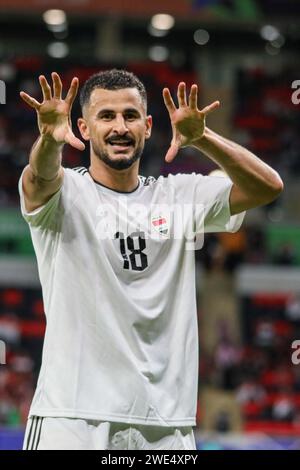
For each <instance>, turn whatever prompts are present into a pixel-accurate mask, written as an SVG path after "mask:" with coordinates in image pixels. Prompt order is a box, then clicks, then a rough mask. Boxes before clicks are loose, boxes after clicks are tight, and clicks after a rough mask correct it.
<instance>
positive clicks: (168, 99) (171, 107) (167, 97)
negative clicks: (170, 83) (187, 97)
mask: <svg viewBox="0 0 300 470" xmlns="http://www.w3.org/2000/svg"><path fill="white" fill-rule="evenodd" d="M163 98H164V103H165V105H166V108H167V110H168V111H169V114H172V113H174V112H175V111H176V106H175V104H174V101H173V99H172V96H171V93H170V90H169V88H164V89H163Z"/></svg>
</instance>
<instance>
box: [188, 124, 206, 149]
mask: <svg viewBox="0 0 300 470" xmlns="http://www.w3.org/2000/svg"><path fill="white" fill-rule="evenodd" d="M208 135H209V129H208V128H207V127H205V129H204V131H203V134H202V136H201V137H199V138H197V139H195V140H193V142H192V143H191V146H192V147H195V148H197V149H199V150H202V149H204V146H205V144H206V142H207V137H208Z"/></svg>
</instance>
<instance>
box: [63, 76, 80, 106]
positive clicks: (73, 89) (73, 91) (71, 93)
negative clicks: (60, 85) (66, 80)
mask: <svg viewBox="0 0 300 470" xmlns="http://www.w3.org/2000/svg"><path fill="white" fill-rule="evenodd" d="M78 86H79V81H78V78H77V77H74V78H73V80H72V82H71V85H70V88H69V90H68V93H67V96H66V98H65V102H66V103H68V104H69V105H70V106H72V104H73V102H74V99H75V97H76V95H77V91H78Z"/></svg>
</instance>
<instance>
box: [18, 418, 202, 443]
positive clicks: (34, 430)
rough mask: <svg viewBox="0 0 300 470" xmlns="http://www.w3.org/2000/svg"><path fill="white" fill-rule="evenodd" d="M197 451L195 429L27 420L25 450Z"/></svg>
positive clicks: (73, 420) (104, 422)
mask: <svg viewBox="0 0 300 470" xmlns="http://www.w3.org/2000/svg"><path fill="white" fill-rule="evenodd" d="M151 449H152V450H156V449H157V450H158V449H161V450H172V449H174V450H195V449H196V443H195V438H194V433H193V429H192V427H190V426H186V427H177V428H172V427H161V426H148V425H140V424H127V423H113V422H107V421H93V420H85V419H73V418H42V417H39V416H32V417H30V418H29V419H28V422H27V426H26V431H25V437H24V444H23V450H151Z"/></svg>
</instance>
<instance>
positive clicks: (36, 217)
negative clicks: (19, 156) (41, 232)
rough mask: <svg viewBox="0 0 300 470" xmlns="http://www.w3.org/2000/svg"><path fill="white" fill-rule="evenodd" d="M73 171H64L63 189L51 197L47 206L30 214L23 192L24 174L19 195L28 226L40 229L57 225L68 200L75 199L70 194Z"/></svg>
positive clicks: (20, 180)
mask: <svg viewBox="0 0 300 470" xmlns="http://www.w3.org/2000/svg"><path fill="white" fill-rule="evenodd" d="M72 173H74V172H72V170H70V169H64V179H63V184H62V186H61V188H60V189H59V190H58V191H57V192H56V193H55V194H53V196H51V198H50V199H49V201H47V202H46V204H43V205H42V206H40V207H38V208H37V209H35V210H33V211H31V212H28V211H27V210H26V207H25V200H24V192H23V185H22V180H23V174H24V171H23V172H22V175H21V177H20V179H19V185H18V188H19V194H20V205H21V213H22V216H23V217H24V219H25V220H26V221H27V222H28V224H29V225H30V226H32V227H39V228H51V227H52V226H53V223H56V222H57V221H58V220H59V219H60V217H59V216H60V215H62V214H63V212H64V211H65V210H66V209H67V207H68V202H67V201H68V200H70V201H71V200H72V199H74V197H73V198H71V197H70V196H71V194H70V192H71V191H72V186H73V185H72Z"/></svg>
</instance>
